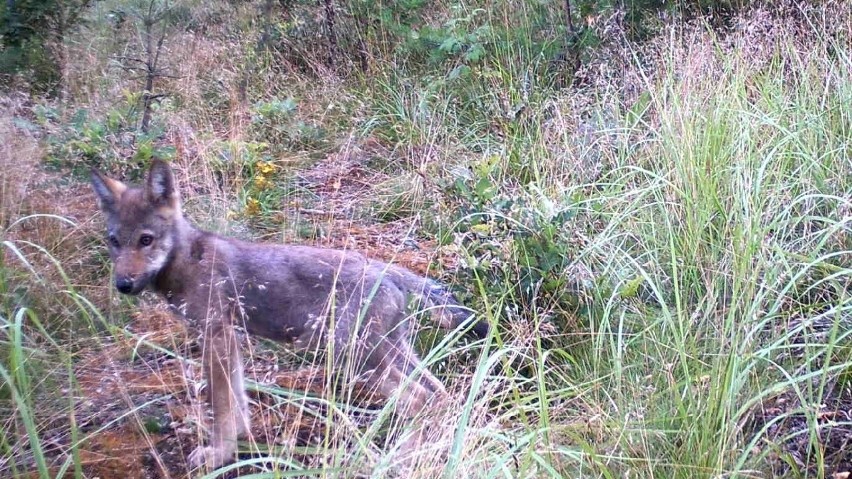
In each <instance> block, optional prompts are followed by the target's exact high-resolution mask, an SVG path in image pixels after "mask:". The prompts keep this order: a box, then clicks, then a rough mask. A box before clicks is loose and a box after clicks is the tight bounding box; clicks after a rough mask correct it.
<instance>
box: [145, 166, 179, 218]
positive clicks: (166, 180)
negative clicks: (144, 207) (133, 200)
mask: <svg viewBox="0 0 852 479" xmlns="http://www.w3.org/2000/svg"><path fill="white" fill-rule="evenodd" d="M145 198H146V199H147V200H148V201H150V202H151V203H154V204H156V205H163V206H171V207H173V208H177V207H178V206H179V203H180V195H179V194H178V190H177V186H176V185H175V175H174V174H173V173H172V169H171V168H169V165H168V164H166V163H165V162H163V161H160V160H154V161H153V163H151V171H149V172H148V181H147V183H146V185H145Z"/></svg>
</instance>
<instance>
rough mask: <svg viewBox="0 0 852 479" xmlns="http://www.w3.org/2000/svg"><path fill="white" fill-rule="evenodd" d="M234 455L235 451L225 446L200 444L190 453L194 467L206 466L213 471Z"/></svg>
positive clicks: (190, 459)
mask: <svg viewBox="0 0 852 479" xmlns="http://www.w3.org/2000/svg"><path fill="white" fill-rule="evenodd" d="M233 457H234V451H233V450H231V449H228V448H224V447H213V446H198V447H196V448H195V450H194V451H192V453H190V454H189V464H190V465H191V466H192V468H193V469H198V468H199V467H204V468H206V469H207V470H208V471H212V470H213V469H216V468H217V467H219V466H221V465H222V464H225V462H227V461H230V460H231V459H232V458H233Z"/></svg>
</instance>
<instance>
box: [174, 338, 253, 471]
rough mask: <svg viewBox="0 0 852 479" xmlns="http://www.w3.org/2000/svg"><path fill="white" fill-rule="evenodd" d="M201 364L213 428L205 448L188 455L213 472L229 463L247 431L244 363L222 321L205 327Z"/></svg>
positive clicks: (237, 343)
mask: <svg viewBox="0 0 852 479" xmlns="http://www.w3.org/2000/svg"><path fill="white" fill-rule="evenodd" d="M203 349H204V350H203V353H202V363H203V367H204V374H205V376H206V378H207V397H208V400H209V402H210V404H211V406H212V407H213V427H212V430H211V432H210V441H209V445H207V446H203V447H202V446H199V447H198V448H196V449H195V451H193V452H192V454H190V457H189V460H190V463H191V464H192V465H193V466H194V467H200V466H206V467H207V468H208V469H215V468H217V467H219V466H221V465H222V464H224V463H226V462H228V461H230V460H232V459H233V458H234V455H235V454H236V452H237V437H238V436H239V435H241V434H244V433H246V432H248V431H249V414H248V398H247V397H246V394H245V385H244V382H243V364H242V358H241V355H240V349H239V342H238V341H237V337H236V333H235V331H234V328H233V327H232V326H231V325H229V324H223V323H221V322H209V323H207V324H206V325H205V330H204V343H203Z"/></svg>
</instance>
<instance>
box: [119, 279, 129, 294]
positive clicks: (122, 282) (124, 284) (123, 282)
mask: <svg viewBox="0 0 852 479" xmlns="http://www.w3.org/2000/svg"><path fill="white" fill-rule="evenodd" d="M115 289H117V290H118V291H119V292H120V293H124V294H129V293H130V292H131V291H133V280H132V279H130V278H116V280H115Z"/></svg>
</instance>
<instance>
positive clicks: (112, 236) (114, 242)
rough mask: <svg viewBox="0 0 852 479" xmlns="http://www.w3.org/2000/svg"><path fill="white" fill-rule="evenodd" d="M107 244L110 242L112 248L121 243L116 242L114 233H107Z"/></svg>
mask: <svg viewBox="0 0 852 479" xmlns="http://www.w3.org/2000/svg"><path fill="white" fill-rule="evenodd" d="M109 244H111V245H112V247H113V248H118V247H119V246H121V243H119V242H118V238H116V237H115V235H109Z"/></svg>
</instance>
